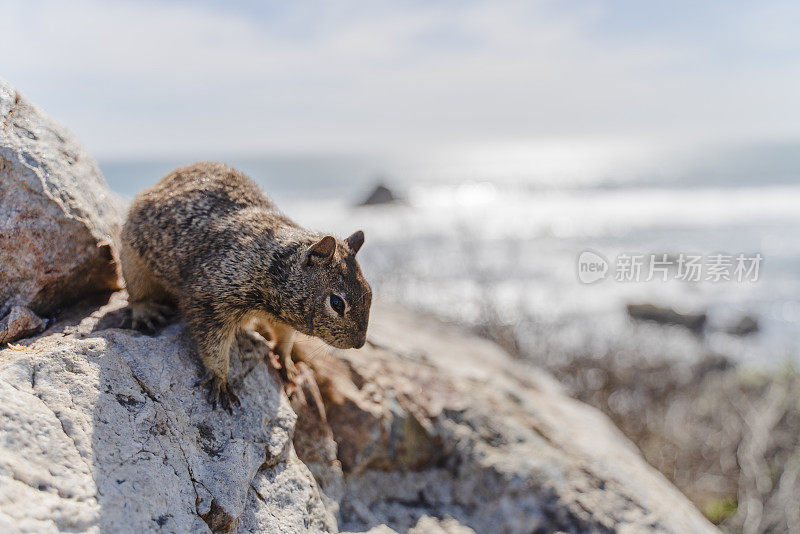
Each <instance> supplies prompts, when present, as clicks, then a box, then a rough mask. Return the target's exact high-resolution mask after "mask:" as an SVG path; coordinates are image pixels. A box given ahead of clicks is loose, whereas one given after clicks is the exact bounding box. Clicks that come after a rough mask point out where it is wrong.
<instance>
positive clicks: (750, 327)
mask: <svg viewBox="0 0 800 534" xmlns="http://www.w3.org/2000/svg"><path fill="white" fill-rule="evenodd" d="M726 332H728V333H729V334H731V335H734V336H749V335H750V334H755V333H756V332H758V320H757V319H755V318H754V317H751V316H749V315H745V316H744V317H742V318H741V319H739V322H737V323H736V324H734V325H731V326H730V327H728V328H727V330H726Z"/></svg>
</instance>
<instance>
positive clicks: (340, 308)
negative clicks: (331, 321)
mask: <svg viewBox="0 0 800 534" xmlns="http://www.w3.org/2000/svg"><path fill="white" fill-rule="evenodd" d="M330 300H331V308H333V309H334V311H335V312H336V313H338V314H339V315H344V300H342V297H340V296H338V295H333V294H331V298H330Z"/></svg>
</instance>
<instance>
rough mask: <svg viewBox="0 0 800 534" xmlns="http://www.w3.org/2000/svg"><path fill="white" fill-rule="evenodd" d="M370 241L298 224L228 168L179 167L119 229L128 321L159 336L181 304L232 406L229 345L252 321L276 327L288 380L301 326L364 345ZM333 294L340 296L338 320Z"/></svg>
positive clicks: (338, 342)
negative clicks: (360, 255)
mask: <svg viewBox="0 0 800 534" xmlns="http://www.w3.org/2000/svg"><path fill="white" fill-rule="evenodd" d="M363 240H364V234H363V233H362V232H360V231H359V232H356V233H354V234H353V235H352V236H350V237H349V238H347V239H345V240H338V239H335V238H333V237H331V236H325V235H323V234H318V233H315V232H310V231H308V230H306V229H304V228H301V227H300V226H298V225H297V224H295V223H294V222H292V221H291V220H289V219H288V218H287V217H286V216H284V215H283V214H282V213H281V212H280V211H278V209H277V207H276V206H275V204H274V203H273V202H272V201H271V200H270V199H269V198H268V197H267V196H266V195H265V194H264V193H263V191H262V190H261V189H260V188H259V187H258V186H257V185H256V184H255V183H254V182H253V181H252V180H250V179H249V178H248V177H247V176H245V175H244V174H242V173H241V172H239V171H237V170H236V169H233V168H232V167H229V166H227V165H224V164H222V163H213V162H201V163H194V164H192V165H188V166H185V167H181V168H179V169H176V170H174V171H172V172H171V173H169V174H167V175H166V176H165V177H164V178H162V179H161V181H159V182H158V183H157V184H156V185H155V186H153V187H151V188H149V189H146V190H144V191H142V192H141V193H139V195H137V197H136V198H135V199H134V201H133V204H132V205H131V208H130V211H129V213H128V218H127V220H126V221H125V225H124V226H123V229H122V232H121V246H120V261H121V264H122V272H123V276H124V278H125V281H126V284H127V288H128V293H129V295H130V300H129V306H130V322H131V323H132V325H133V326H134V327H138V328H141V329H145V330H153V329H154V328H155V326H157V325H158V324H159V323H161V322H163V321H164V319H165V316H166V315H167V314H168V313H169V311H170V309H171V308H172V307H177V308H178V310H179V311H180V313H181V314H182V315H183V316H184V318H185V319H186V321H187V323H188V324H189V327H190V329H191V331H192V333H193V335H194V337H195V339H196V340H197V346H198V350H199V353H200V358H201V360H202V362H203V365H204V366H205V369H206V371H207V373H208V374H207V380H206V381H207V382H209V383H210V384H211V387H212V394H213V399H214V400H216V398H217V397H218V396H220V395H222V400H223V403H224V404H226V407H227V406H228V405H229V404H228V401H229V400H231V399H232V400H236V396H235V393H234V392H233V390H232V389H231V387H230V385H229V384H228V361H229V352H230V347H231V344H232V342H233V340H234V337H235V334H236V331H237V329H239V328H241V327H243V326H245V325H247V324H258V323H262V324H263V322H264V321H267V322H269V323H270V324H271V325H272V328H271V331H272V332H271V335H273V336H274V341H275V342H276V347H275V350H276V352H278V353H279V355H280V356H281V360H282V361H283V362H284V366H285V367H284V369H285V372H286V373H287V374H289V375H291V371H292V370H293V366H292V365H291V349H292V343H293V338H294V334H295V331H300V332H302V333H304V334H307V335H311V336H316V337H319V338H321V339H322V340H324V341H326V342H327V343H330V344H331V345H333V346H335V347H340V348H350V347H356V348H359V347H361V346H362V345H363V344H364V342H365V339H366V332H367V324H368V320H369V309H370V304H371V302H372V291H371V289H370V287H369V284H367V282H366V280H365V279H364V277H363V276H362V274H361V270H360V268H359V266H358V262H357V261H356V259H355V253H356V252H357V251H358V249H359V248H360V247H361V244H362V243H363ZM332 293H333V294H335V295H337V296H339V297H341V298H342V299H343V300H344V301H345V303H346V311H345V313H344V314H343V315H339V314H338V313H337V312H336V311H334V310H333V308H332V307H331V303H330V296H331V294H332Z"/></svg>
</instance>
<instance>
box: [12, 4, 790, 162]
mask: <svg viewBox="0 0 800 534" xmlns="http://www.w3.org/2000/svg"><path fill="white" fill-rule="evenodd" d="M624 4H625V3H622V5H624ZM618 5H619V4H600V5H598V4H595V3H592V4H583V3H581V2H571V3H567V4H564V3H550V2H545V1H541V2H513V1H509V2H505V1H504V2H467V3H448V2H445V3H404V4H397V3H388V2H374V3H373V2H370V3H361V2H359V3H356V2H347V1H343V2H336V3H324V2H319V3H294V2H293V3H289V4H282V3H274V4H271V3H270V4H261V3H256V2H253V3H236V4H229V3H225V4H198V3H166V2H158V3H155V2H154V3H140V2H137V3H133V2H114V3H111V2H92V1H77V2H69V3H64V2H40V1H34V2H17V3H14V2H12V3H11V4H10V5H8V6H6V7H4V13H3V15H4V16H3V18H2V19H0V46H1V47H2V49H3V50H4V51H7V53H5V54H4V57H3V59H2V60H0V76H3V77H5V78H7V79H8V80H9V81H11V82H12V83H13V84H15V85H17V86H18V87H19V88H20V89H21V90H22V91H23V92H25V93H27V94H28V95H29V96H30V97H31V98H32V99H33V100H35V101H36V102H38V103H39V104H40V105H42V106H43V107H45V109H47V110H48V111H49V112H50V113H51V114H53V115H54V116H56V117H57V118H59V119H60V120H62V121H64V122H65V123H67V124H69V125H70V127H71V128H72V129H74V130H75V131H76V133H78V134H79V135H80V136H81V137H82V138H83V139H84V140H85V141H86V143H87V144H88V145H89V147H90V148H91V149H92V150H94V151H95V153H98V154H101V155H126V154H127V155H136V154H158V153H161V154H167V153H175V152H186V153H188V152H191V153H202V152H208V151H214V152H216V153H223V152H248V151H250V152H252V151H260V150H328V149H330V150H362V149H364V150H372V149H387V148H392V147H405V146H417V147H418V146H430V145H438V144H452V143H462V142H481V141H486V140H492V141H497V140H503V139H510V140H516V141H519V140H524V139H528V138H543V137H544V138H552V137H602V138H615V137H620V138H626V137H627V138H636V139H641V138H642V137H647V138H652V139H674V138H686V137H698V138H701V137H709V138H713V137H720V136H722V137H726V136H727V137H737V136H738V137H742V136H751V137H758V136H765V135H771V136H787V135H796V134H797V133H798V129H800V127H798V125H800V120H798V119H800V116H799V115H800V109H798V107H797V106H796V105H794V101H795V98H796V97H795V95H796V94H797V92H798V89H800V83H798V82H800V78H799V77H798V75H797V69H796V68H788V67H796V66H797V65H796V63H797V59H798V54H797V42H796V39H795V38H793V36H794V33H791V32H788V31H783V32H777V31H776V32H775V33H774V36H773V37H770V38H765V37H763V35H764V34H765V31H766V30H769V29H770V28H773V29H774V28H777V27H784V28H788V27H789V26H788V25H787V24H786V23H785V22H781V21H785V20H786V19H788V18H789V15H790V14H793V13H796V10H794V9H793V8H792V7H791V6H790V5H789V4H785V5H783V7H782V8H781V9H782V10H783V11H781V12H780V13H781V15H780V16H777V17H776V15H775V14H774V12H773V11H770V10H768V9H764V8H759V9H758V10H756V8H752V9H751V8H749V7H747V8H746V7H744V6H742V5H732V6H731V7H730V8H726V10H725V11H724V12H723V11H721V10H714V9H710V10H706V11H702V10H698V13H700V15H702V18H701V23H700V24H699V25H698V24H692V25H690V24H688V23H685V22H682V21H681V20H679V18H676V19H675V20H671V19H668V17H666V16H663V17H661V18H660V19H659V18H652V19H651V18H648V16H649V15H650V16H652V17H658V16H659V15H660V14H659V13H655V12H652V13H651V12H648V11H647V10H646V9H645V10H644V11H642V9H643V8H641V7H637V6H641V4H638V3H634V4H630V6H629V9H627V10H626V9H622V10H621V11H618V9H619V7H613V6H618ZM565 6H567V7H565ZM787 6H788V7H787ZM674 9H675V10H677V11H680V9H681V8H680V7H679V6H675V7H674ZM686 9H688V7H687V8H686ZM637 10H638V11H637ZM723 15H724V16H723ZM626 16H627V17H633V18H634V19H635V23H626V20H625V17H626ZM749 20H752V24H753V27H757V28H760V30H758V31H756V30H755V29H753V28H751V26H750V25H748V24H749V23H748V21H749ZM648 25H649V26H650V30H651V31H648ZM704 25H705V27H706V28H707V32H706V33H703V31H702V30H703V29H704V28H703V26H704ZM767 33H768V34H769V32H767ZM770 35H773V34H770ZM726 53H729V55H726Z"/></svg>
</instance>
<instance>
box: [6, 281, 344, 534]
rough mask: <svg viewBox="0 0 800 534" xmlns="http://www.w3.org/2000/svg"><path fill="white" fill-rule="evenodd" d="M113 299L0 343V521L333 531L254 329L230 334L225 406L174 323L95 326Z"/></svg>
mask: <svg viewBox="0 0 800 534" xmlns="http://www.w3.org/2000/svg"><path fill="white" fill-rule="evenodd" d="M124 304H125V302H124V300H122V299H120V298H118V297H115V299H112V302H111V303H109V304H108V305H107V306H105V307H104V308H103V309H101V310H100V311H99V312H96V313H95V314H93V315H89V316H84V317H83V318H82V319H80V320H79V322H78V323H77V324H71V325H64V324H63V322H62V323H56V324H55V325H54V326H53V328H52V330H53V332H52V333H48V334H47V335H45V336H42V337H39V338H36V339H35V340H34V341H33V342H32V343H31V342H30V341H26V342H25V343H28V344H27V346H26V348H27V350H25V351H18V350H11V349H6V350H3V351H0V531H11V532H13V531H15V530H16V529H19V530H23V531H56V530H57V531H81V532H83V531H89V530H92V531H100V532H143V531H147V530H158V529H159V528H161V529H163V530H165V531H170V532H202V531H206V532H207V531H208V530H209V527H211V528H214V529H215V530H219V531H226V530H231V529H233V530H237V531H238V532H274V533H285V532H298V533H299V532H307V531H312V532H335V531H336V521H335V517H334V515H333V513H332V512H330V511H328V510H327V509H326V508H325V506H324V503H323V501H322V499H321V497H320V495H319V490H318V486H317V484H316V482H315V481H314V478H313V476H312V475H311V473H310V472H309V470H308V468H307V467H306V466H305V465H303V464H302V462H300V461H299V459H298V458H297V456H296V454H295V452H294V449H293V447H292V441H291V438H292V433H293V432H294V426H295V420H296V416H295V414H294V412H293V411H292V409H291V407H290V405H289V402H288V400H287V398H286V396H285V395H284V394H283V393H282V391H281V387H280V380H279V378H278V376H277V374H276V373H275V372H274V371H271V370H270V368H268V367H267V366H266V365H265V363H264V357H265V354H266V345H265V344H264V342H263V340H259V339H257V338H256V336H241V337H240V339H239V346H238V347H239V350H238V351H237V352H238V353H239V357H234V358H233V359H232V360H233V361H232V377H234V378H233V380H234V383H235V384H236V387H237V390H238V393H239V397H240V398H241V401H242V409H241V410H237V411H236V412H234V416H233V417H232V416H230V415H229V414H228V413H227V412H225V411H223V410H212V409H211V408H210V406H209V404H208V402H207V400H206V396H205V392H204V391H203V390H202V389H201V388H194V387H193V384H194V382H195V381H196V380H197V369H198V366H197V362H196V356H195V355H194V350H193V349H192V343H191V340H190V338H189V337H188V335H187V333H186V332H185V328H184V326H183V325H182V324H180V323H178V324H173V325H171V326H169V327H167V328H166V329H165V330H164V331H163V332H161V333H160V334H159V335H158V336H156V337H148V336H144V335H141V334H138V333H134V332H132V331H127V330H118V329H114V328H110V329H109V328H104V327H103V325H102V324H101V326H98V324H99V322H100V321H104V320H105V321H106V322H108V323H112V322H114V321H113V320H112V319H114V318H113V317H112V318H109V317H108V316H107V313H108V312H112V311H114V310H117V309H119V308H121V307H122V306H123V305H124ZM9 525H10V526H11V528H10V530H5V529H4V526H9Z"/></svg>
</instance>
